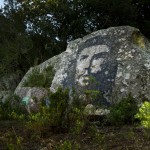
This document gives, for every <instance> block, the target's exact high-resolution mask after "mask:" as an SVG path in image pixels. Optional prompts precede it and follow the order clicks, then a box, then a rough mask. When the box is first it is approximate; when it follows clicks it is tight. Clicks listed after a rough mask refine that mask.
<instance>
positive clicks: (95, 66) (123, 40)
mask: <svg viewBox="0 0 150 150" xmlns="http://www.w3.org/2000/svg"><path fill="white" fill-rule="evenodd" d="M49 65H51V66H53V68H54V70H55V72H56V73H55V76H54V78H53V81H52V85H50V90H51V91H53V92H55V91H56V90H57V88H58V87H59V86H62V87H64V88H69V89H71V88H72V87H74V88H75V89H76V90H77V91H78V92H79V93H83V92H84V91H85V90H87V89H88V90H99V91H101V93H102V97H101V98H100V99H99V100H98V101H101V102H102V103H103V104H105V105H108V104H112V103H116V102H117V101H118V100H119V98H121V97H124V96H126V95H127V94H129V93H130V92H131V93H132V95H133V96H134V97H135V98H137V99H139V101H140V98H139V97H140V96H141V95H144V96H145V97H147V98H148V99H150V43H149V42H148V40H147V39H146V38H145V37H144V36H143V35H142V34H141V33H140V32H139V30H138V29H136V28H134V27H130V26H121V27H112V28H108V29H104V30H99V31H96V32H93V33H92V34H90V35H87V36H85V37H83V38H81V39H77V40H75V41H72V42H70V43H69V44H68V47H67V50H66V51H65V52H63V53H61V54H60V55H58V56H55V57H53V58H51V59H49V60H48V61H46V62H44V63H42V64H41V65H39V66H37V67H38V68H40V70H41V71H42V70H43V69H44V68H46V67H47V66H49ZM32 69H33V68H31V69H30V70H29V71H28V72H27V74H26V75H25V77H24V78H23V80H22V81H21V83H20V84H19V86H18V87H17V89H16V91H15V92H16V93H18V90H19V89H20V88H22V87H23V83H24V82H25V81H26V80H27V79H28V75H30V74H31V73H32Z"/></svg>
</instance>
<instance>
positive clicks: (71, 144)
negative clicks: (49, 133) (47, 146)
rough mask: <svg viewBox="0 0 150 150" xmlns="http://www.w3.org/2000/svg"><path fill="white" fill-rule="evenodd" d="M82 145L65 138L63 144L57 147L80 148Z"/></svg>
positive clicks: (62, 149) (65, 148) (66, 148)
mask: <svg viewBox="0 0 150 150" xmlns="http://www.w3.org/2000/svg"><path fill="white" fill-rule="evenodd" d="M79 149H80V145H79V144H78V143H75V142H71V141H69V140H65V141H64V142H63V143H62V144H61V145H59V146H57V147H56V150H79Z"/></svg>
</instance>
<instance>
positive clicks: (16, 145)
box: [4, 128, 23, 150]
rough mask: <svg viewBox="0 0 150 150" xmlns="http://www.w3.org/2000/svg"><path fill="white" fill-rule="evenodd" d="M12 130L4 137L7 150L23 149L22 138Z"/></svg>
mask: <svg viewBox="0 0 150 150" xmlns="http://www.w3.org/2000/svg"><path fill="white" fill-rule="evenodd" d="M12 129H13V130H12V132H7V133H6V134H5V135H4V136H5V141H6V145H7V149H8V150H22V149H23V146H22V142H23V138H22V137H21V136H18V135H17V134H16V132H15V130H14V128H12Z"/></svg>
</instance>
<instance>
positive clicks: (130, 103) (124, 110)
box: [108, 94, 138, 125]
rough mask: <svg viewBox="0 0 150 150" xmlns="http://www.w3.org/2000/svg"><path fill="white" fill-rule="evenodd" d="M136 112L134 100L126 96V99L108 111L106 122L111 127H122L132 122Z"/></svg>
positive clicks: (136, 107)
mask: <svg viewBox="0 0 150 150" xmlns="http://www.w3.org/2000/svg"><path fill="white" fill-rule="evenodd" d="M137 111H138V106H137V104H136V101H135V99H134V98H133V97H132V96H131V94H129V95H128V97H126V98H123V99H122V100H121V101H120V102H119V103H118V104H116V105H115V106H113V107H112V108H111V109H110V114H109V116H108V121H109V122H110V123H111V124H112V125H123V124H129V123H133V122H134V119H135V118H134V115H135V114H136V113H137Z"/></svg>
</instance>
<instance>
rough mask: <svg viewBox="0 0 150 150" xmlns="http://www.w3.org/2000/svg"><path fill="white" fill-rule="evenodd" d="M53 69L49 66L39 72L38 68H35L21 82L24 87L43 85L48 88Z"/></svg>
mask: <svg viewBox="0 0 150 150" xmlns="http://www.w3.org/2000/svg"><path fill="white" fill-rule="evenodd" d="M53 77H54V70H53V67H52V66H49V67H47V68H45V69H44V70H42V72H40V69H39V68H35V69H33V71H32V74H31V75H29V77H28V79H27V80H26V81H25V82H24V83H23V86H25V87H45V88H48V87H49V86H50V85H51V83H52V80H53Z"/></svg>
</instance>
